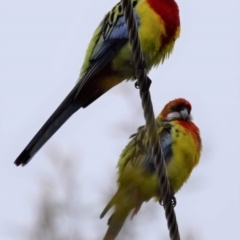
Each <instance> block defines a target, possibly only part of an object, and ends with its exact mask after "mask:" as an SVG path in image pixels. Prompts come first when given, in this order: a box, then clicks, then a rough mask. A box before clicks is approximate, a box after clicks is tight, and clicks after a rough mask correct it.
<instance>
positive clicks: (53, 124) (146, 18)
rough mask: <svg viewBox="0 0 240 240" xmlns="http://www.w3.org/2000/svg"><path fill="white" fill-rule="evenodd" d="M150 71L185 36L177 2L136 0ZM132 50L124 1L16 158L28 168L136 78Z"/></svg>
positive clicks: (99, 29)
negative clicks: (81, 114)
mask: <svg viewBox="0 0 240 240" xmlns="http://www.w3.org/2000/svg"><path fill="white" fill-rule="evenodd" d="M131 3H132V6H133V10H134V18H135V22H136V24H137V28H138V33H139V38H140V43H141V47H142V51H143V55H144V58H145V63H146V64H145V65H146V71H147V73H148V72H149V71H150V70H151V68H152V67H156V66H158V65H159V64H160V63H163V61H164V60H165V59H166V58H168V57H169V55H170V54H171V52H172V50H173V47H174V44H175V41H176V39H177V38H178V37H179V35H180V17H179V8H178V5H177V3H176V2H175V1H174V0H131ZM135 79H136V75H135V70H134V66H133V61H132V48H131V46H130V43H129V37H128V30H127V25H126V23H125V17H124V13H123V9H122V5H121V2H119V3H118V4H116V5H115V6H114V7H113V8H112V10H111V11H109V12H108V13H107V14H106V15H105V17H104V18H103V20H102V21H101V22H100V24H99V26H98V27H97V28H96V30H95V31H94V33H93V36H92V38H91V40H90V43H89V45H88V47H87V50H86V54H85V58H84V61H83V64H82V67H81V71H80V74H79V78H78V80H77V83H76V84H75V86H74V87H73V89H72V90H71V91H70V93H69V94H68V95H67V96H66V98H65V99H64V100H63V102H62V103H61V104H60V105H59V106H58V108H57V109H56V110H55V111H54V112H53V114H52V115H51V116H50V117H49V119H48V120H47V121H46V122H45V124H44V125H43V126H42V127H41V128H40V130H39V131H38V132H37V133H36V135H35V136H34V137H33V138H32V140H31V141H30V142H29V144H28V145H27V146H26V147H25V149H24V150H23V151H22V152H21V153H20V155H19V156H18V157H17V159H16V160H15V162H14V163H15V164H16V165H17V166H19V165H22V166H24V165H26V164H27V163H28V162H29V161H30V160H31V159H32V158H33V156H34V155H35V154H36V153H37V152H38V151H39V150H40V148H41V147H42V146H43V145H44V144H45V143H46V142H47V141H48V140H49V139H50V138H51V137H52V136H53V135H54V134H55V132H56V131H57V130H58V129H59V128H60V127H61V126H62V125H63V124H64V123H65V122H66V121H67V120H68V119H69V118H70V117H71V116H72V115H73V114H74V113H75V112H76V111H78V110H79V109H80V108H86V107H87V106H89V105H90V104H91V103H92V102H94V101H95V100H96V99H98V98H99V97H100V96H102V95H103V94H104V93H106V92H107V91H108V90H110V89H111V88H112V87H114V86H116V85H117V84H119V83H121V82H122V81H124V80H127V81H128V80H135Z"/></svg>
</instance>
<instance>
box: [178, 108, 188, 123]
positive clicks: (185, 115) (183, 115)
mask: <svg viewBox="0 0 240 240" xmlns="http://www.w3.org/2000/svg"><path fill="white" fill-rule="evenodd" d="M180 114H181V117H182V119H184V120H187V118H188V116H189V114H188V110H187V109H186V108H185V109H183V110H182V111H180Z"/></svg>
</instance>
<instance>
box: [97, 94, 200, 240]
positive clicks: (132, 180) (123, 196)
mask: <svg viewBox="0 0 240 240" xmlns="http://www.w3.org/2000/svg"><path fill="white" fill-rule="evenodd" d="M191 109H192V107H191V104H190V103H189V102H188V101H187V100H186V99H183V98H177V99H175V100H172V101H170V102H169V103H167V104H166V105H165V107H164V108H163V110H162V111H161V113H160V114H159V115H158V116H157V118H156V126H157V133H158V137H159V142H160V144H161V148H162V153H163V156H164V162H165V165H166V172H167V177H168V180H169V184H170V189H171V192H172V194H173V196H174V194H175V193H176V192H177V191H179V190H180V188H181V187H182V185H183V184H184V182H186V180H187V179H188V178H189V176H190V174H191V172H192V170H193V168H194V167H195V166H196V165H197V164H198V162H199V160H200V155H201V151H202V141H201V137H200V131H199V128H198V127H197V126H196V125H195V124H194V123H193V122H192V116H191ZM130 139H131V140H130V141H129V143H128V144H127V146H126V147H125V148H124V150H123V151H122V153H121V155H120V158H119V161H118V164H117V168H118V180H117V183H118V189H117V192H116V193H115V195H114V196H113V197H112V199H111V200H110V201H109V203H108V204H107V206H106V207H105V208H104V210H103V212H102V213H101V215H100V218H103V217H104V216H105V214H106V213H107V212H108V210H109V209H111V208H112V207H114V212H113V214H112V215H111V217H110V218H109V220H108V225H109V227H108V230H107V232H106V234H105V237H104V240H112V239H115V238H116V237H117V235H118V233H119V232H120V230H121V228H122V226H123V224H124V221H125V219H126V218H127V216H128V215H129V214H130V212H131V217H132V218H133V216H134V215H135V214H137V213H138V211H139V210H140V208H141V205H142V203H143V202H147V201H149V200H150V199H151V198H155V199H156V200H158V201H159V202H160V203H161V196H160V190H159V186H158V177H157V174H156V169H155V164H154V156H153V155H152V151H151V149H150V148H149V137H148V133H147V130H146V127H145V126H141V127H139V128H138V131H137V133H135V134H133V135H131V136H130Z"/></svg>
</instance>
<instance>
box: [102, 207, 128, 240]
mask: <svg viewBox="0 0 240 240" xmlns="http://www.w3.org/2000/svg"><path fill="white" fill-rule="evenodd" d="M129 211H130V209H129ZM129 211H122V210H121V209H118V210H117V211H115V212H114V213H113V214H112V216H111V217H110V218H109V220H108V225H109V227H108V230H107V232H106V234H105V236H104V238H103V240H114V239H115V238H116V237H117V235H118V233H119V232H120V230H121V228H122V226H123V224H124V222H125V220H126V218H127V216H128V213H129Z"/></svg>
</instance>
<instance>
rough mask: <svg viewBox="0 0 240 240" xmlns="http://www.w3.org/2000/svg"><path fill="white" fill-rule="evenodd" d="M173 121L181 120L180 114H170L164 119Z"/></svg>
mask: <svg viewBox="0 0 240 240" xmlns="http://www.w3.org/2000/svg"><path fill="white" fill-rule="evenodd" d="M174 119H181V114H180V113H179V112H171V113H169V114H168V115H167V117H166V120H167V121H171V120H174Z"/></svg>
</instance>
